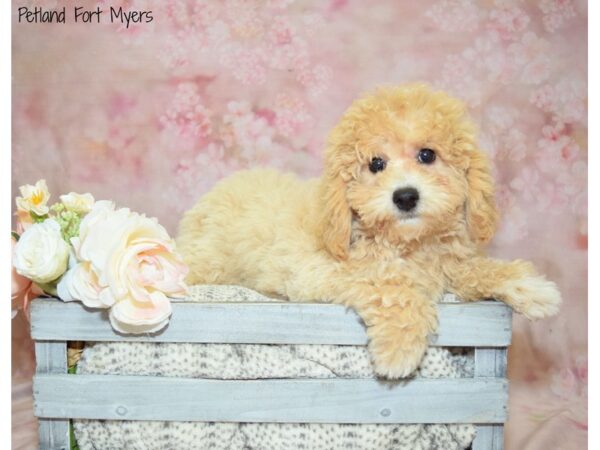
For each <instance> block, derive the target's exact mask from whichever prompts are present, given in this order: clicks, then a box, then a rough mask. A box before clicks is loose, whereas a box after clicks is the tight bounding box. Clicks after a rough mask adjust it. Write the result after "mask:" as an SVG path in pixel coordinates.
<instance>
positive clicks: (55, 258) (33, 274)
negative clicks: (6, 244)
mask: <svg viewBox="0 0 600 450" xmlns="http://www.w3.org/2000/svg"><path fill="white" fill-rule="evenodd" d="M68 258H69V246H68V244H67V243H66V242H65V241H64V240H63V238H62V235H61V231H60V225H59V224H58V222H56V220H54V219H47V220H45V221H43V222H39V223H34V224H33V225H31V226H30V227H29V228H28V229H27V230H25V232H24V233H23V234H22V235H21V237H20V239H19V242H17V244H16V246H15V253H14V257H13V265H14V267H15V269H16V271H17V273H18V274H20V275H23V276H24V277H27V278H29V279H30V280H32V281H34V282H36V283H42V284H45V283H49V282H51V281H54V280H56V279H57V278H58V277H60V276H61V275H62V274H63V273H64V272H65V270H66V269H67V261H68Z"/></svg>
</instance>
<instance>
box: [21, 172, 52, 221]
mask: <svg viewBox="0 0 600 450" xmlns="http://www.w3.org/2000/svg"><path fill="white" fill-rule="evenodd" d="M19 190H20V191H21V197H17V198H16V203H17V209H18V210H19V211H20V212H27V213H28V212H30V211H33V212H34V213H35V214H37V215H38V216H43V215H45V214H48V200H49V199H50V192H49V191H48V186H47V185H46V180H39V181H38V182H37V183H35V185H33V186H32V185H31V184H26V185H24V186H21V187H20V188H19Z"/></svg>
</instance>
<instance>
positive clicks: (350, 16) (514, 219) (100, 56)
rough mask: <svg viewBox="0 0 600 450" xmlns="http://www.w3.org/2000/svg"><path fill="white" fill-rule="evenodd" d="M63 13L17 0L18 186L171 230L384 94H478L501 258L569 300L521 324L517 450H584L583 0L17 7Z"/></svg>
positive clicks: (515, 363)
mask: <svg viewBox="0 0 600 450" xmlns="http://www.w3.org/2000/svg"><path fill="white" fill-rule="evenodd" d="M63 5H67V7H68V8H71V7H72V6H73V4H72V3H69V2H66V3H63V2H59V1H56V0H46V1H36V2H32V1H28V0H21V1H16V2H13V99H12V101H13V148H12V155H13V180H12V182H13V194H15V195H16V193H17V190H16V188H17V187H18V186H19V185H22V184H25V183H33V182H35V180H37V179H39V178H46V179H47V181H48V185H49V187H50V190H51V191H52V192H55V193H63V192H68V191H71V190H75V191H77V192H86V191H89V192H92V193H93V194H94V196H95V197H96V198H97V199H101V198H110V199H114V200H115V201H116V202H117V203H118V204H121V205H126V206H130V207H131V208H132V209H135V210H137V211H140V212H145V213H147V214H149V215H153V216H157V217H158V218H159V220H160V221H161V223H163V224H164V225H165V226H166V227H167V228H168V229H169V231H170V232H171V233H172V234H175V232H176V226H177V222H178V219H179V217H180V216H181V214H182V212H183V211H184V210H185V209H186V208H188V207H190V206H191V205H192V203H193V202H194V201H195V200H196V199H197V198H198V197H199V196H200V195H201V194H202V193H204V192H206V191H207V190H208V189H210V188H211V186H213V185H214V183H215V182H216V181H217V180H219V179H220V178H222V177H224V176H226V175H228V174H230V173H232V172H234V171H236V170H239V169H243V168H249V167H256V166H259V165H269V166H275V167H279V168H281V169H285V170H289V171H294V172H296V173H298V174H300V175H302V176H305V177H308V176H315V175H318V174H319V172H320V169H321V156H320V155H321V151H322V149H323V143H324V141H325V139H326V136H327V133H328V130H330V129H331V127H332V126H333V125H334V124H335V123H336V121H337V120H338V119H339V117H340V114H341V113H342V112H343V111H344V109H345V108H346V107H347V106H348V105H349V104H350V102H351V101H352V99H353V98H355V97H356V96H358V95H360V94H361V93H363V92H364V91H367V90H369V89H372V88H373V87H374V86H376V85H380V84H384V83H393V84H396V83H403V82H407V81H415V80H423V81H426V82H429V83H431V84H433V85H434V86H436V87H439V88H441V89H445V90H447V91H449V92H451V93H453V94H455V95H456V96H458V97H460V98H462V99H464V101H466V102H467V104H468V106H469V107H470V111H471V114H472V116H473V118H474V119H475V121H476V122H477V123H478V125H479V127H480V141H481V145H482V147H483V148H484V149H485V150H486V151H487V152H489V155H490V156H491V158H492V160H493V164H494V170H495V175H496V179H497V182H498V193H497V196H498V202H499V205H500V207H501V209H502V213H503V222H502V226H501V229H500V231H499V233H498V235H497V237H496V239H495V240H494V242H493V245H492V247H491V250H490V251H491V253H492V254H494V255H496V256H499V257H507V258H516V257H522V258H528V259H531V260H533V261H534V262H535V263H536V264H537V265H538V267H540V269H541V270H543V271H545V272H546V273H547V274H548V276H549V277H550V278H551V279H553V280H555V281H556V282H557V283H558V284H559V286H560V288H561V290H562V292H563V295H564V299H565V302H564V307H563V309H562V311H561V314H560V315H559V317H556V318H554V319H552V320H547V321H544V322H539V323H533V324H532V323H528V322H526V321H525V320H524V319H522V318H521V317H516V318H515V321H514V344H513V346H512V347H511V349H510V353H509V376H510V379H511V392H510V394H511V395H510V420H509V423H508V427H507V438H506V439H507V448H509V449H538V448H539V449H542V448H553V449H578V448H584V447H585V445H586V442H587V234H588V231H587V4H586V2H585V1H583V0H580V1H577V0H535V1H533V0H531V1H530V0H512V1H511V0H496V1H492V0H481V1H474V0H423V1H420V2H408V1H397V0H388V1H383V0H382V1H368V2H367V1H359V0H353V1H351V0H329V1H317V0H315V1H300V0H296V1H293V0H265V1H242V0H227V1H222V2H217V1H200V0H198V1H193V0H166V1H160V2H158V1H155V2H150V1H148V2H146V1H137V0H133V1H125V2H121V1H119V0H114V1H111V0H105V1H96V2H88V3H87V4H86V6H87V7H89V9H92V8H95V6H100V7H101V9H105V10H108V9H109V7H111V6H112V7H114V8H118V7H120V6H121V7H123V8H124V9H125V10H152V15H153V17H154V20H153V21H152V22H150V23H139V24H130V25H129V26H127V25H126V24H121V23H110V21H109V20H103V21H102V23H100V24H96V23H91V24H90V23H87V24H73V23H67V24H41V25H40V24H38V25H36V24H27V23H18V19H17V17H18V16H17V8H18V7H20V6H31V7H33V6H42V7H45V8H54V7H62V6H63ZM105 14H108V13H105ZM106 19H107V18H106ZM67 21H69V19H67ZM26 326H27V322H26V319H25V318H24V316H23V315H22V314H20V315H19V316H17V318H16V319H15V320H14V321H13V376H15V377H27V376H30V374H31V370H32V369H31V368H32V364H31V343H30V341H29V340H28V338H27V333H26Z"/></svg>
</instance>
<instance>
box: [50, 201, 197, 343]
mask: <svg viewBox="0 0 600 450" xmlns="http://www.w3.org/2000/svg"><path fill="white" fill-rule="evenodd" d="M71 242H72V244H73V248H74V251H75V257H76V261H75V262H74V264H73V265H72V267H71V268H70V269H69V271H68V272H67V274H66V275H65V276H64V277H63V278H62V279H61V281H60V283H59V285H58V294H59V297H60V298H61V299H63V300H65V301H71V300H81V301H82V302H83V303H84V304H86V305H87V306H93V307H100V308H110V314H109V317H110V321H111V324H112V326H113V327H114V328H115V329H116V330H117V331H120V332H122V333H142V332H154V331H158V330H160V329H161V328H163V327H164V326H165V325H166V324H167V323H168V320H169V317H170V315H171V303H170V301H169V298H168V297H167V296H170V297H183V296H184V295H185V294H186V291H187V287H186V285H185V283H184V281H183V279H184V277H185V275H186V273H187V267H186V266H185V264H183V262H182V260H181V258H180V257H179V256H178V255H177V254H176V253H175V243H174V242H173V240H172V239H171V238H170V237H169V235H168V234H167V231H166V230H165V229H164V228H163V227H162V226H161V225H159V223H158V222H157V221H156V219H152V218H148V217H146V216H144V215H141V214H137V213H135V212H132V211H130V210H129V209H127V208H121V209H115V205H114V203H112V202H108V201H99V202H96V204H95V205H94V207H93V208H92V210H91V211H90V213H89V214H88V215H87V216H86V217H85V218H84V219H83V220H82V221H81V225H80V228H79V236H78V237H74V238H72V239H71Z"/></svg>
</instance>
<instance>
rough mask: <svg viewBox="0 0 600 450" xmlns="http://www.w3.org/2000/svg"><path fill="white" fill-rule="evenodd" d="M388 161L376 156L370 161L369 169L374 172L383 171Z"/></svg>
mask: <svg viewBox="0 0 600 450" xmlns="http://www.w3.org/2000/svg"><path fill="white" fill-rule="evenodd" d="M385 165H386V162H385V160H384V159H383V158H379V157H375V158H373V159H372V160H371V162H370V163H369V170H370V171H371V172H373V173H377V172H381V171H382V170H383V169H385Z"/></svg>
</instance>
